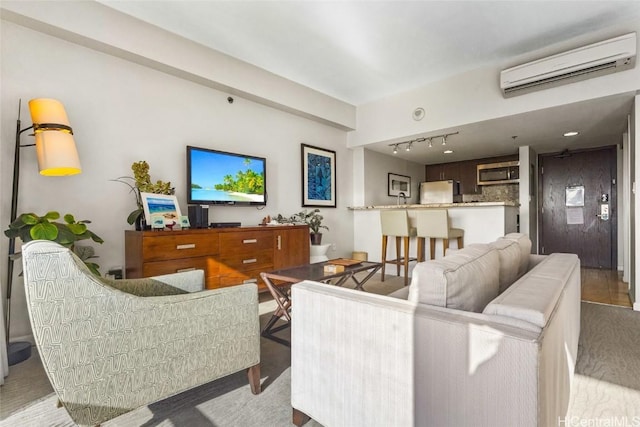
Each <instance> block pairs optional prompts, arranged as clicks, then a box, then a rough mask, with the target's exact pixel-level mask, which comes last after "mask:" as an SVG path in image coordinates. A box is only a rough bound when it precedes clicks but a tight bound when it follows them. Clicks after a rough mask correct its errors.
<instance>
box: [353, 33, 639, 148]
mask: <svg viewBox="0 0 640 427" xmlns="http://www.w3.org/2000/svg"><path fill="white" fill-rule="evenodd" d="M632 31H636V32H639V33H640V22H633V23H629V24H628V25H627V26H625V27H618V28H615V29H607V30H603V31H599V32H593V33H590V34H588V35H587V36H586V37H582V38H580V39H575V40H571V41H568V42H566V43H562V44H558V45H554V46H551V47H548V48H546V49H542V50H538V51H535V52H529V53H528V54H527V55H522V56H520V57H515V58H512V59H511V60H510V62H509V63H508V64H502V65H503V66H494V67H486V68H482V69H477V70H473V71H469V72H466V73H462V74H459V75H456V76H452V77H450V78H447V79H444V80H441V81H438V82H435V83H432V84H429V85H426V86H424V87H421V88H418V89H416V90H412V91H408V92H403V93H400V94H397V95H395V96H391V97H388V98H384V99H381V100H377V101H374V102H370V103H368V104H365V105H359V106H358V109H357V112H356V121H357V124H358V127H357V130H356V131H354V132H351V133H350V134H349V142H348V143H349V146H350V147H358V146H363V145H367V144H372V143H376V142H380V141H390V140H394V139H395V140H398V139H400V138H407V139H410V138H413V137H415V136H417V135H419V134H423V133H426V132H433V131H440V130H443V129H452V128H455V127H456V126H461V125H464V124H469V123H476V122H482V121H485V120H490V119H495V118H499V117H508V116H511V115H514V114H520V113H525V112H529V111H535V110H540V109H544V108H549V107H554V106H558V105H564V104H568V103H573V102H579V101H583V100H587V99H595V98H599V97H603V96H608V95H613V94H619V93H625V92H631V91H636V90H638V89H639V86H638V82H640V67H639V66H636V67H635V68H633V69H631V70H626V71H622V72H619V73H614V74H610V75H607V76H601V77H598V78H597V79H589V80H585V81H582V82H577V83H572V84H569V85H564V86H559V87H555V88H551V89H546V90H542V91H539V92H533V93H529V94H526V95H522V96H516V97H513V98H509V99H505V98H504V97H503V96H502V93H501V91H500V87H499V82H498V78H499V75H500V70H501V69H503V68H507V67H509V66H514V65H518V64H520V63H524V62H527V61H530V60H533V59H538V58H541V57H544V56H546V55H548V54H551V53H557V52H561V51H564V50H566V49H571V48H575V47H577V46H582V45H585V44H588V43H592V42H597V41H601V40H604V39H607V38H610V37H615V36H619V35H621V34H624V33H628V32H632ZM416 107H423V108H424V109H425V111H426V116H425V118H424V119H423V120H421V121H415V120H413V118H412V115H411V113H412V112H413V110H414V109H415V108H416Z"/></svg>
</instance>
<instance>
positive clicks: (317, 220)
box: [274, 209, 329, 234]
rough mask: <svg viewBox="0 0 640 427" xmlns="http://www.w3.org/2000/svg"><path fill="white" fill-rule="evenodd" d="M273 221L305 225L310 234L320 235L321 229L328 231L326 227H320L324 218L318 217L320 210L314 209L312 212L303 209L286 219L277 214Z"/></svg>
mask: <svg viewBox="0 0 640 427" xmlns="http://www.w3.org/2000/svg"><path fill="white" fill-rule="evenodd" d="M274 219H275V220H276V221H278V222H279V223H281V224H295V223H304V224H307V225H308V226H309V232H310V233H311V234H316V233H320V229H321V228H324V229H325V230H327V231H329V227H327V226H326V225H322V220H323V219H324V217H323V216H322V215H320V209H314V210H312V211H308V210H306V209H305V210H303V211H301V212H298V213H296V214H293V215H291V216H290V217H288V218H286V217H284V216H282V215H280V214H278V215H277V216H276V217H275V218H274Z"/></svg>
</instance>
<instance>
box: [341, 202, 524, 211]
mask: <svg viewBox="0 0 640 427" xmlns="http://www.w3.org/2000/svg"><path fill="white" fill-rule="evenodd" d="M481 206H512V207H518V206H520V204H519V203H518V202H460V203H430V204H427V205H377V206H350V207H349V208H348V209H351V210H354V211H360V210H368V209H430V208H431V209H434V208H440V209H443V208H447V209H448V208H463V207H481Z"/></svg>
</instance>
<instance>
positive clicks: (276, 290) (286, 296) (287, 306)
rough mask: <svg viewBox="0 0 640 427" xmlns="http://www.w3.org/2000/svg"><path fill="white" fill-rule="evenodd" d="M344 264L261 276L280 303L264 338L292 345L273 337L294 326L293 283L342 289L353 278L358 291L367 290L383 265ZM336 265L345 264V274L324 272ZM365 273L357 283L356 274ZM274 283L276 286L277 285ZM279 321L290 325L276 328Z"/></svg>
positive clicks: (334, 261) (311, 266)
mask: <svg viewBox="0 0 640 427" xmlns="http://www.w3.org/2000/svg"><path fill="white" fill-rule="evenodd" d="M341 261H343V260H329V261H325V262H317V263H314V264H305V265H301V266H298V267H292V268H285V269H282V270H274V271H269V272H265V273H260V277H262V280H264V283H265V284H266V285H267V288H269V292H270V293H271V296H273V299H274V300H275V301H276V303H277V304H278V307H277V308H276V310H275V311H274V312H273V316H271V319H270V320H269V322H268V323H267V325H266V326H265V327H264V329H263V330H262V336H263V337H265V338H268V339H270V340H273V341H276V342H278V343H280V344H283V345H286V346H288V347H289V346H291V343H290V342H289V341H287V340H284V339H282V338H279V337H276V336H274V335H273V334H274V333H275V332H278V331H281V330H283V329H285V328H288V327H289V326H291V323H290V322H291V313H290V310H291V298H290V293H291V285H293V284H294V283H298V282H302V281H304V280H313V281H316V282H322V283H331V284H332V285H334V286H342V285H344V283H345V282H346V281H347V280H349V279H352V280H353V281H354V282H355V284H356V289H357V290H360V291H364V288H363V285H364V284H365V283H366V282H367V280H369V279H370V278H371V276H373V275H374V274H375V273H376V272H377V271H378V270H380V268H381V267H382V264H381V263H379V262H369V261H362V262H358V263H355V262H353V263H352V262H349V260H344V261H345V262H341ZM333 263H341V264H345V266H344V271H340V272H336V273H325V271H324V266H325V265H328V264H333ZM363 271H366V272H368V273H367V275H366V276H365V277H364V278H363V279H360V280H358V278H357V277H356V276H355V274H356V273H360V272H363ZM332 280H333V281H332ZM274 281H275V282H276V283H274ZM280 318H284V319H285V320H286V321H287V323H285V324H284V325H280V326H277V327H274V325H275V324H276V322H277V321H278V320H279V319H280Z"/></svg>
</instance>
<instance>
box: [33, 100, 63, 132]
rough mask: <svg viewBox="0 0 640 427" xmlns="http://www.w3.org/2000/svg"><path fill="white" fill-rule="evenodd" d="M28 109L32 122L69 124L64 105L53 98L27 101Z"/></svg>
mask: <svg viewBox="0 0 640 427" xmlns="http://www.w3.org/2000/svg"><path fill="white" fill-rule="evenodd" d="M29 111H30V112H31V121H32V122H33V123H34V124H41V123H56V124H60V125H65V126H71V125H70V124H69V118H68V117H67V113H66V111H65V110H64V106H63V105H62V103H61V102H60V101H57V100H55V99H49V98H37V99H32V100H31V101H29Z"/></svg>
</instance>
